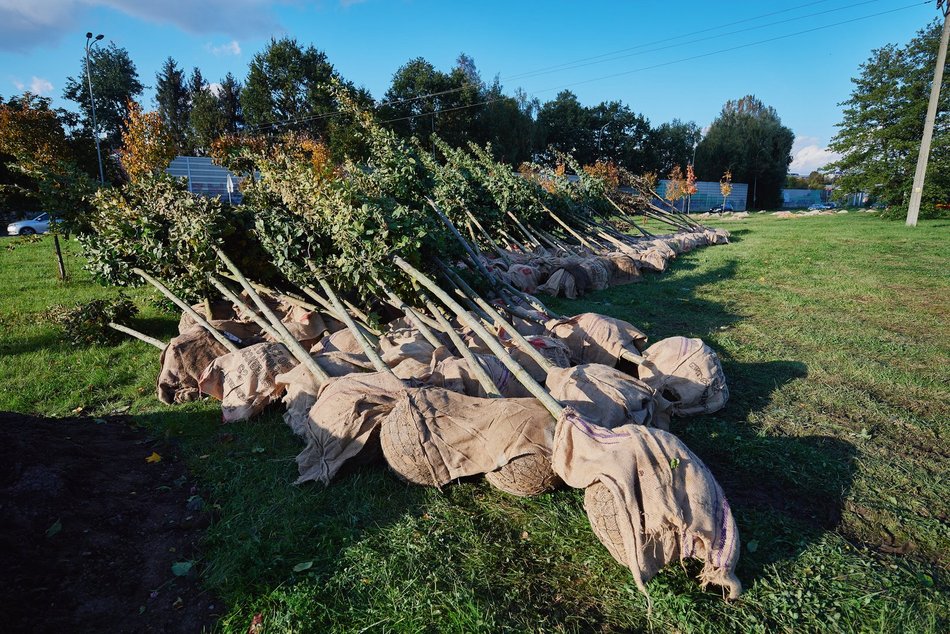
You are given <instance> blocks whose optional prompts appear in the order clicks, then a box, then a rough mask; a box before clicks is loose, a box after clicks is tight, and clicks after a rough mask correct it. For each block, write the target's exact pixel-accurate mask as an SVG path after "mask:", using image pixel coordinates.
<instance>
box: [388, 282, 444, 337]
mask: <svg viewBox="0 0 950 634" xmlns="http://www.w3.org/2000/svg"><path fill="white" fill-rule="evenodd" d="M374 281H375V282H376V285H377V286H379V288H380V289H382V291H383V293H385V294H386V296H387V297H388V298H389V303H390V305H392V306H394V307H396V308H397V309H399V310H401V311H402V314H403V315H405V316H406V319H408V320H409V322H410V323H411V324H412V325H413V326H415V328H416V330H418V331H419V332H420V333H421V334H422V336H423V338H425V340H426V341H428V342H429V345H431V346H432V347H433V348H438V347H440V346H441V345H442V342H441V341H439V338H438V337H437V336H436V335H435V333H434V332H432V329H431V328H429V326H428V324H426V323H425V322H424V321H423V320H422V317H421V316H420V315H419V313H417V312H416V311H415V309H413V307H412V306H410V305H409V304H407V303H406V302H404V301H402V299H401V298H400V297H399V296H398V295H396V294H395V293H394V292H392V291H391V290H389V288H388V287H387V286H386V285H385V284H383V283H382V282H381V281H379V280H374ZM440 325H441V324H440ZM440 330H441V328H440Z"/></svg>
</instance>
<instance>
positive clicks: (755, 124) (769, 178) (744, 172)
mask: <svg viewBox="0 0 950 634" xmlns="http://www.w3.org/2000/svg"><path fill="white" fill-rule="evenodd" d="M794 141H795V134H794V133H793V132H792V131H791V130H790V129H789V128H787V127H785V126H784V125H782V120H781V119H780V118H779V116H778V113H777V112H776V111H775V108H772V107H771V106H766V105H765V104H764V103H762V101H761V100H759V99H757V98H755V97H754V96H752V95H747V96H745V97H743V98H742V99H739V100H736V101H727V102H726V105H725V106H723V108H722V112H721V113H720V114H719V116H718V117H717V118H716V120H715V121H713V123H712V125H711V126H710V127H709V132H708V133H707V134H706V136H705V137H704V138H703V140H702V141H701V142H700V143H699V146H698V148H697V151H696V157H697V158H696V163H697V165H698V167H699V176H700V178H702V179H703V180H712V179H713V178H715V177H716V176H718V175H720V174H722V173H723V172H724V171H726V170H730V171H732V174H733V176H734V178H735V179H736V180H738V181H740V182H744V183H748V184H749V197H750V199H751V200H750V202H751V204H749V205H748V206H749V207H750V208H754V209H761V208H765V207H775V206H778V205H780V204H781V201H782V196H781V189H782V186H783V185H784V183H785V176H786V175H787V174H788V166H789V164H790V163H791V162H792V156H791V150H792V144H793V143H794Z"/></svg>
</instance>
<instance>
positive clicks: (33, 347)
mask: <svg viewBox="0 0 950 634" xmlns="http://www.w3.org/2000/svg"><path fill="white" fill-rule="evenodd" d="M68 345H69V344H67V343H64V342H63V338H62V337H61V336H59V335H57V333H56V332H55V331H53V330H50V329H46V330H44V331H41V332H40V334H37V335H35V336H28V337H16V338H10V339H9V340H7V341H0V355H2V356H15V355H20V354H29V353H31V352H38V351H40V350H43V349H44V348H51V349H62V348H63V347H64V346H67V347H68Z"/></svg>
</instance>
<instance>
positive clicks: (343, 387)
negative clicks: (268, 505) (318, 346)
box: [297, 372, 405, 484]
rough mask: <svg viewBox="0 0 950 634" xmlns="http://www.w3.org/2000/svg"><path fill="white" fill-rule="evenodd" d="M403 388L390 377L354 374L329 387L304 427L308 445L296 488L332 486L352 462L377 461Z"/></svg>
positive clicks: (299, 463)
mask: <svg viewBox="0 0 950 634" xmlns="http://www.w3.org/2000/svg"><path fill="white" fill-rule="evenodd" d="M404 389H405V388H404V387H403V383H402V381H400V380H399V379H397V378H395V377H394V376H392V375H391V374H389V373H388V372H370V373H365V374H351V375H349V376H345V377H342V378H336V379H331V380H329V381H327V382H326V383H324V384H323V385H322V386H321V387H320V390H319V392H318V394H317V399H316V402H314V404H313V406H312V407H311V408H310V412H309V415H308V417H307V422H306V425H305V427H304V434H303V435H304V438H305V439H306V441H307V446H306V447H305V448H304V450H303V451H301V452H300V455H298V456H297V469H298V471H299V473H300V477H299V478H297V484H300V483H303V482H309V481H318V482H323V483H324V484H329V483H330V480H331V479H333V477H334V476H335V475H336V474H337V472H339V470H340V468H341V467H342V466H343V465H344V464H345V463H346V462H347V461H350V460H357V461H359V462H369V461H372V460H374V459H376V458H378V457H379V428H380V424H381V423H382V422H383V420H384V419H385V418H386V416H388V415H389V413H390V412H391V411H392V408H393V407H394V405H395V403H396V401H397V400H398V398H399V396H400V395H401V394H402V392H403V391H404Z"/></svg>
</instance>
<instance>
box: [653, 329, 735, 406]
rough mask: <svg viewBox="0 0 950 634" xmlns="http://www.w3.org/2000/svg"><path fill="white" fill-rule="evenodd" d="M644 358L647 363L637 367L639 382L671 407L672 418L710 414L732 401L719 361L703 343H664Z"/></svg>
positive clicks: (672, 340)
mask: <svg viewBox="0 0 950 634" xmlns="http://www.w3.org/2000/svg"><path fill="white" fill-rule="evenodd" d="M643 356H644V358H646V360H647V361H648V363H645V364H643V365H641V366H639V367H638V369H637V372H638V375H639V376H640V379H641V380H642V381H643V382H644V383H646V384H647V385H649V386H650V387H652V388H653V389H654V390H656V391H657V392H658V393H660V394H662V395H663V397H664V398H665V399H666V400H668V401H670V403H672V406H673V414H676V415H678V416H694V415H697V414H710V413H712V412H717V411H719V410H721V409H722V408H723V407H725V405H726V401H728V400H729V387H728V386H727V385H726V375H725V374H724V373H723V371H722V364H721V363H720V362H719V357H718V356H717V355H716V353H715V352H714V351H713V349H712V348H710V347H709V346H707V345H706V344H705V343H703V340H702V339H687V338H686V337H670V338H668V339H663V340H661V341H658V342H656V343H655V344H653V345H652V346H650V347H649V348H647V349H646V351H644V353H643Z"/></svg>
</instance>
